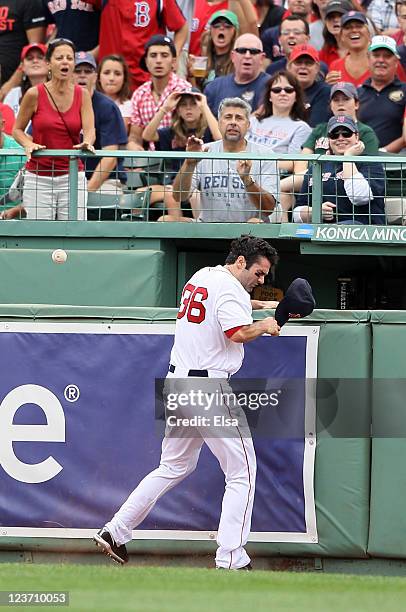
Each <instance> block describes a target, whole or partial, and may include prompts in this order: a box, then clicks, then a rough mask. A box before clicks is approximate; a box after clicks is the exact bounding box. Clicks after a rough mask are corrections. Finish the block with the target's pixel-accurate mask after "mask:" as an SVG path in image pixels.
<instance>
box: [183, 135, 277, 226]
mask: <svg viewBox="0 0 406 612" xmlns="http://www.w3.org/2000/svg"><path fill="white" fill-rule="evenodd" d="M208 150H209V151H211V152H213V153H217V152H223V151H224V149H223V141H222V140H217V141H216V142H212V143H210V144H209V145H208ZM246 152H247V153H258V154H259V155H261V157H262V159H261V160H252V168H251V172H250V176H252V178H253V179H254V180H255V182H256V183H257V185H259V186H260V187H261V188H262V189H263V190H264V191H267V192H268V193H270V194H271V195H273V196H274V198H275V200H278V198H279V175H278V169H277V166H276V162H275V161H268V160H267V157H268V156H269V153H270V151H269V148H267V147H263V146H261V145H257V144H253V143H250V142H248V143H247V148H246ZM239 159H244V151H241V152H240V153H239ZM236 165H237V160H228V159H202V160H201V161H199V163H198V164H197V166H196V169H195V171H194V173H193V177H192V188H191V189H192V191H193V190H194V189H199V191H200V215H199V221H205V222H224V223H227V222H228V221H233V222H236V223H243V222H245V221H248V219H251V218H252V217H259V218H261V219H263V220H264V221H267V220H268V214H264V213H260V211H259V210H258V208H256V206H255V205H254V204H253V203H252V202H251V200H250V199H249V196H248V194H247V191H249V188H248V189H247V190H246V189H245V187H244V183H243V182H242V180H241V178H240V175H239V174H238V172H237V169H236Z"/></svg>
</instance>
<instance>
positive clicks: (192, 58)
mask: <svg viewBox="0 0 406 612" xmlns="http://www.w3.org/2000/svg"><path fill="white" fill-rule="evenodd" d="M194 61H195V56H194V55H192V54H191V53H189V55H188V58H187V64H186V70H187V76H188V78H191V77H192V78H193V64H194Z"/></svg>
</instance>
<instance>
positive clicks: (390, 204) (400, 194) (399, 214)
mask: <svg viewBox="0 0 406 612" xmlns="http://www.w3.org/2000/svg"><path fill="white" fill-rule="evenodd" d="M385 161H387V157H386V156H385ZM385 211H386V217H387V222H388V223H389V224H390V225H406V166H403V165H402V164H399V163H394V164H392V163H390V164H389V163H385Z"/></svg>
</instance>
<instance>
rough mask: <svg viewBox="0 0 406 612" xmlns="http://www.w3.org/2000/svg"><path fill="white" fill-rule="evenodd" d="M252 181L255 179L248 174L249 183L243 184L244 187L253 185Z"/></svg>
mask: <svg viewBox="0 0 406 612" xmlns="http://www.w3.org/2000/svg"><path fill="white" fill-rule="evenodd" d="M254 183H255V179H253V178H252V176H250V181H249V183H245V184H244V187H245V189H248V187H251V185H253V184H254Z"/></svg>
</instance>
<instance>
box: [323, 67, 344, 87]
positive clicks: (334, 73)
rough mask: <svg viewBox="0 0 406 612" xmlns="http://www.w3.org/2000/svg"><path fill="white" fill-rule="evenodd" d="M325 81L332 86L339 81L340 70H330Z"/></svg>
mask: <svg viewBox="0 0 406 612" xmlns="http://www.w3.org/2000/svg"><path fill="white" fill-rule="evenodd" d="M325 81H326V83H328V84H329V85H334V83H338V81H341V70H330V72H328V73H327V75H326V79H325Z"/></svg>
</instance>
